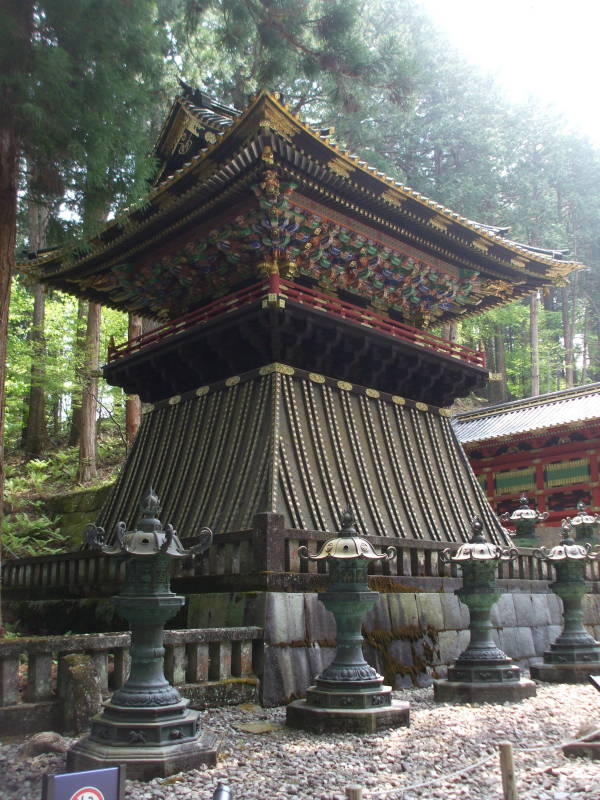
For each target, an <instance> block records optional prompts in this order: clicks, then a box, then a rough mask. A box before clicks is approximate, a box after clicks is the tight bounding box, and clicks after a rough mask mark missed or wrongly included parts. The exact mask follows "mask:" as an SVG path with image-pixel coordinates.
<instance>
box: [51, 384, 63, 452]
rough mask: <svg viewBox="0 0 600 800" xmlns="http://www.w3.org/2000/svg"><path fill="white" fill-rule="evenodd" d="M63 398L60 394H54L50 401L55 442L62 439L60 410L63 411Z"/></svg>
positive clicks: (52, 434)
mask: <svg viewBox="0 0 600 800" xmlns="http://www.w3.org/2000/svg"><path fill="white" fill-rule="evenodd" d="M61 405H62V403H61V396H60V394H53V395H52V399H51V401H50V422H51V423H52V428H51V434H50V435H51V436H52V438H53V439H54V441H55V442H56V441H58V439H59V438H60V410H61Z"/></svg>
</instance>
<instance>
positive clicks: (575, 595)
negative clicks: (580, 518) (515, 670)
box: [530, 538, 600, 683]
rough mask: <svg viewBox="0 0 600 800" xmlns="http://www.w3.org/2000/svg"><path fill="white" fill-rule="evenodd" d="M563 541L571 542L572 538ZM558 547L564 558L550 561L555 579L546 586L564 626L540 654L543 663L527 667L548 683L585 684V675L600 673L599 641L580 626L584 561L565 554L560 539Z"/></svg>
mask: <svg viewBox="0 0 600 800" xmlns="http://www.w3.org/2000/svg"><path fill="white" fill-rule="evenodd" d="M565 541H568V542H572V539H570V538H568V539H565ZM559 547H562V550H563V551H565V558H564V559H563V560H555V561H554V562H553V563H554V567H555V569H556V581H555V583H552V584H550V588H551V589H552V590H553V592H554V593H555V594H557V595H558V596H559V597H560V598H561V599H562V601H563V609H564V612H563V616H564V627H563V630H562V633H561V634H560V636H559V637H558V639H557V640H556V641H555V642H554V643H553V644H551V645H550V649H549V650H546V652H545V653H544V663H543V664H536V665H534V666H532V667H531V670H530V671H531V677H532V678H535V680H540V681H548V682H549V683H587V680H588V676H589V675H593V674H597V673H598V672H600V642H597V641H596V640H595V639H594V637H593V636H590V634H589V633H588V632H587V631H586V629H585V628H584V627H583V611H582V608H581V601H582V599H583V595H584V594H585V593H586V591H587V588H586V585H585V563H586V560H585V558H580V559H575V558H573V557H569V555H568V554H569V552H570V551H569V549H566V548H565V546H564V542H563V545H559ZM568 547H569V545H567V548H568ZM570 547H571V548H573V545H570ZM574 547H575V548H579V549H582V550H583V551H584V553H586V554H587V553H588V550H589V545H588V549H586V548H582V547H581V545H577V544H575V545H574ZM555 549H557V548H555Z"/></svg>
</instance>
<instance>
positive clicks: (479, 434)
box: [453, 383, 600, 525]
mask: <svg viewBox="0 0 600 800" xmlns="http://www.w3.org/2000/svg"><path fill="white" fill-rule="evenodd" d="M453 422H454V429H455V431H456V434H457V435H458V438H459V439H460V441H461V443H462V445H463V447H464V448H465V450H466V452H467V455H468V456H469V460H470V461H471V465H472V467H473V470H474V471H475V474H476V476H477V478H478V480H479V482H480V484H481V487H482V489H483V490H484V491H485V493H486V495H487V498H488V500H489V501H490V504H491V505H492V507H493V508H494V509H495V510H496V511H497V513H499V514H500V513H503V512H504V511H512V510H513V509H514V508H516V506H517V505H518V502H519V498H520V497H521V496H522V495H527V496H528V497H529V498H530V500H531V502H532V505H535V506H536V507H537V508H538V510H539V511H548V512H549V517H548V521H547V523H546V524H547V525H560V522H561V520H562V519H564V518H565V517H566V516H567V515H569V516H573V515H574V514H576V513H577V511H576V507H577V503H578V502H581V501H582V502H584V503H585V504H586V505H587V506H588V508H589V511H590V512H591V513H592V514H594V513H596V512H599V511H600V476H599V474H598V468H599V463H600V383H592V384H589V385H587V386H579V387H577V388H574V389H565V390H563V391H561V392H553V393H552V394H545V395H541V396H540V397H530V398H527V399H525V400H516V401H514V402H511V403H502V404H499V405H494V406H488V407H487V408H479V409H477V410H475V411H469V412H467V413H464V414H458V415H457V416H456V417H454V420H453Z"/></svg>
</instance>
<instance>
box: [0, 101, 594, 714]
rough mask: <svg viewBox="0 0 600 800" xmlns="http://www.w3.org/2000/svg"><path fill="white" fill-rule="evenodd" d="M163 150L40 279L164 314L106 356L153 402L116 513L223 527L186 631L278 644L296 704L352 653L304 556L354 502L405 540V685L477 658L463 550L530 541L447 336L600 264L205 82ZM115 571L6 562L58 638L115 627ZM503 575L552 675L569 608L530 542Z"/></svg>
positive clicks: (217, 666)
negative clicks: (440, 196)
mask: <svg viewBox="0 0 600 800" xmlns="http://www.w3.org/2000/svg"><path fill="white" fill-rule="evenodd" d="M156 156H157V160H158V162H159V177H158V179H157V182H156V184H155V185H154V187H153V188H152V189H151V190H150V191H149V193H148V195H147V196H146V197H145V198H144V200H143V202H141V203H139V204H137V205H135V206H132V207H131V208H129V209H126V210H125V211H124V212H123V213H122V214H121V215H120V216H118V217H117V218H116V219H114V220H112V221H111V222H110V223H108V224H107V225H106V227H105V228H104V229H103V230H102V231H100V232H99V234H98V235H97V236H95V237H94V238H92V239H90V240H88V241H87V242H86V243H85V244H84V245H83V246H80V247H79V248H77V247H75V248H73V249H71V250H63V251H55V252H48V253H43V254H41V256H40V257H38V258H37V259H35V260H34V261H32V262H30V266H29V271H32V272H33V273H34V275H35V277H36V279H37V280H39V281H41V282H43V283H47V284H49V285H50V286H53V287H55V288H57V289H62V290H64V291H67V292H70V293H72V294H75V295H78V296H81V297H85V298H88V299H90V300H93V301H96V302H99V303H102V304H104V305H109V306H112V307H114V308H117V309H121V310H123V311H129V312H133V313H136V314H139V315H141V316H144V317H149V318H152V319H154V320H155V322H156V325H157V327H156V328H155V329H154V330H152V331H150V332H148V333H145V334H144V335H142V336H139V337H137V338H136V339H132V340H130V341H128V342H126V343H123V344H118V345H116V346H112V347H111V348H110V352H109V354H108V362H107V364H106V366H105V367H104V375H105V377H106V379H107V380H108V381H109V383H111V384H113V385H116V386H121V387H123V389H124V390H125V392H127V393H131V394H133V393H138V394H139V395H140V397H141V398H142V401H143V402H144V403H145V409H146V413H145V414H144V416H143V419H142V424H141V427H140V430H139V432H138V435H137V438H136V440H135V442H134V445H133V447H132V449H131V452H130V454H129V456H128V459H127V461H126V463H125V465H124V467H123V469H122V471H121V474H120V476H119V478H118V479H117V482H116V484H115V486H114V488H113V489H112V491H111V493H110V495H109V496H108V498H107V500H106V502H105V505H104V507H103V509H102V511H101V513H100V516H99V518H98V520H97V523H98V524H99V525H101V526H102V527H104V528H105V529H106V530H107V532H109V533H112V532H113V531H114V530H115V524H116V523H117V521H119V520H124V521H125V523H126V525H127V527H128V528H129V529H132V528H133V526H134V525H135V523H136V520H137V513H138V507H139V502H140V498H141V497H142V495H143V493H144V492H145V490H146V489H147V488H148V486H149V485H152V486H153V488H154V489H155V491H156V492H157V493H158V495H159V497H160V498H161V501H162V505H163V509H162V512H161V519H162V520H163V521H164V522H171V523H173V524H174V525H175V526H176V528H177V529H178V532H179V535H180V537H191V536H193V535H194V534H195V533H196V532H197V531H198V528H199V526H201V525H208V526H210V527H211V528H213V530H214V532H215V536H214V539H213V543H212V545H211V547H210V548H209V550H208V551H207V553H205V554H203V555H202V556H200V557H198V558H197V559H196V560H195V562H194V564H193V565H190V564H188V563H187V562H186V563H183V564H181V563H180V565H179V566H178V567H177V568H176V569H175V571H174V574H173V588H174V590H175V591H176V592H179V593H182V594H185V595H186V601H187V602H186V605H185V607H184V609H183V610H182V612H181V614H180V616H179V617H178V618H177V619H176V620H175V621H174V622H173V623H172V624H173V625H174V627H178V628H187V629H191V630H190V631H189V632H190V635H191V633H193V631H194V630H196V629H204V628H210V629H219V630H221V629H222V631H224V632H225V633H223V635H224V636H226V635H228V634H227V631H228V630H229V629H235V630H236V631H237V634H236V635H238V634H239V635H241V634H240V631H241V632H242V633H243V632H244V631H246V634H244V635H247V637H250V639H253V640H254V639H256V637H257V636H259V637H260V639H259V640H256V641H253V642H250V645H251V649H252V652H253V653H255V654H257V658H256V665H255V672H256V675H257V676H259V678H260V693H261V694H260V699H261V702H263V703H264V704H266V705H272V704H277V703H282V702H288V701H289V700H290V699H291V698H293V697H298V696H300V695H301V694H302V693H303V692H304V691H305V690H306V688H307V686H309V685H310V681H311V679H312V677H313V676H314V675H315V674H317V673H318V672H319V671H320V670H321V669H322V668H324V666H326V665H327V663H329V661H330V660H331V658H332V656H333V652H332V647H331V643H332V640H333V639H334V638H335V635H336V634H335V630H334V629H333V628H332V623H331V619H330V615H328V614H327V613H326V612H325V611H324V609H323V607H322V605H321V604H320V603H319V601H318V598H317V595H316V594H315V592H317V591H320V590H322V588H323V586H324V576H323V572H325V564H324V561H320V562H318V563H317V562H314V561H307V560H302V559H300V558H299V556H298V551H299V546H300V545H310V549H311V551H312V550H313V549H314V547H315V546H316V545H317V543H322V542H323V541H324V540H325V539H327V538H329V537H330V536H331V533H332V532H334V531H336V530H338V529H339V524H340V520H341V517H342V514H343V512H344V510H345V509H346V508H347V507H348V506H350V507H351V508H352V511H353V512H354V515H355V517H356V528H357V529H358V531H359V534H360V535H368V536H370V537H371V542H372V544H374V545H375V546H376V547H377V548H378V549H379V548H380V547H382V548H384V549H385V548H387V547H389V546H391V545H392V546H394V547H395V548H396V551H397V557H396V558H394V559H392V560H385V561H379V560H378V561H375V562H374V564H375V566H373V567H372V574H371V577H370V582H371V585H372V588H375V589H378V590H380V591H381V594H380V599H379V602H378V604H377V606H376V608H374V610H373V612H372V614H371V612H369V614H371V616H369V615H367V618H366V619H365V636H366V639H367V644H366V646H365V647H366V652H369V654H370V655H369V658H371V660H372V662H373V664H375V665H377V668H378V669H379V670H380V671H381V672H385V674H386V676H387V677H386V680H387V681H389V682H390V683H392V685H396V686H405V685H408V684H412V683H413V682H418V681H419V680H421V678H422V679H424V680H427V679H428V673H429V674H431V671H432V670H437V669H438V667H443V665H445V664H448V663H449V662H450V661H451V660H452V659H453V658H455V657H456V656H457V655H458V653H459V652H461V649H462V647H463V646H464V628H465V620H464V615H463V614H462V612H461V609H460V608H459V601H458V599H457V598H456V597H455V595H454V594H453V590H454V589H456V588H457V587H458V585H459V580H458V578H457V577H456V575H455V574H453V573H452V569H451V567H449V566H448V565H446V564H445V563H444V560H443V558H442V557H441V553H442V551H443V550H444V549H445V548H446V547H447V545H448V543H452V542H456V543H462V542H464V541H466V540H468V539H470V538H471V535H472V530H471V525H470V522H471V520H472V518H473V517H474V516H479V517H480V518H481V519H482V521H483V523H484V531H485V535H486V537H488V538H489V539H490V540H492V541H494V542H496V543H501V544H505V543H506V542H507V536H506V532H505V530H504V529H503V528H502V527H501V525H500V523H499V522H498V519H497V517H496V515H495V514H494V512H493V510H492V508H491V506H490V504H489V503H488V501H487V499H486V496H485V492H484V491H483V489H482V487H481V486H480V483H479V481H478V480H477V478H476V477H475V475H474V473H473V471H472V469H471V467H470V465H469V462H468V459H467V457H466V455H465V452H464V450H463V448H462V447H461V445H460V443H459V441H458V439H457V438H456V434H455V432H454V429H453V427H452V421H451V419H450V412H449V411H448V410H447V407H448V406H449V405H450V404H451V403H452V402H453V400H454V399H455V398H456V397H460V396H464V395H466V394H468V393H469V392H470V391H471V390H473V389H477V388H478V387H480V386H482V385H483V383H484V382H485V380H486V379H487V374H488V373H487V370H486V366H485V359H484V354H483V353H482V352H478V351H473V350H470V349H468V348H466V347H462V346H460V345H458V344H456V343H453V342H451V341H448V340H446V339H444V338H442V337H440V336H439V335H435V334H434V333H433V332H432V328H434V327H435V328H437V329H440V328H443V325H444V323H447V322H452V321H453V320H457V319H460V318H461V317H463V316H465V315H468V314H474V313H479V312H480V311H484V310H485V309H488V308H491V307H493V306H495V305H498V304H500V303H506V302H509V301H510V300H512V299H514V298H518V297H522V296H527V295H528V294H530V293H531V292H533V291H535V290H537V289H543V288H544V287H547V286H550V285H552V284H554V283H557V282H564V280H565V278H566V276H567V275H568V274H569V273H570V272H571V271H572V270H574V269H577V268H578V267H579V265H578V264H576V263H574V262H570V261H567V260H565V257H564V253H560V252H554V251H542V250H539V249H533V248H527V247H524V246H522V245H519V244H516V243H515V242H512V241H510V240H508V239H507V238H505V234H506V230H500V229H498V228H490V227H486V226H483V225H479V224H476V223H474V222H472V221H470V220H467V219H464V218H463V217H460V216H459V215H458V214H455V213H453V212H451V211H449V210H448V209H446V208H444V207H442V206H441V205H439V204H437V203H435V202H432V201H431V200H428V199H427V198H426V197H423V196H422V195H420V194H418V193H417V192H414V191H412V190H411V189H408V188H407V187H405V186H403V185H401V184H399V183H397V182H395V181H394V180H392V179H390V178H387V177H386V176H385V175H384V174H383V173H381V172H377V170H375V169H373V168H371V167H369V166H368V165H367V164H366V163H365V162H363V161H360V160H359V159H358V158H356V157H354V156H352V155H350V154H349V153H348V152H346V151H345V150H343V149H341V148H339V147H338V146H336V144H335V143H334V141H333V139H332V135H331V131H319V130H313V129H311V128H310V127H308V126H307V125H305V124H304V123H303V122H302V121H301V120H300V119H298V118H297V117H296V116H294V115H293V114H292V113H290V111H289V110H288V109H287V108H286V106H285V105H284V104H283V103H282V101H281V99H280V98H278V97H277V96H276V95H272V94H267V93H262V94H260V95H259V96H258V97H256V98H255V99H254V100H253V102H252V103H251V104H250V105H249V107H248V108H247V109H246V110H245V111H243V112H242V113H239V112H237V111H235V110H232V109H230V108H227V107H225V106H222V105H220V104H218V103H214V102H213V101H212V100H211V99H210V98H208V97H207V96H206V95H204V94H202V93H201V92H197V91H193V90H191V89H188V88H187V87H186V88H185V89H184V92H183V94H182V95H181V97H179V98H178V99H177V100H176V102H175V104H174V106H173V109H172V111H171V113H170V115H169V117H168V120H167V122H166V124H165V127H164V130H163V132H162V134H161V136H160V139H159V142H158V145H157V148H156ZM518 488H519V490H521V489H523V488H525V487H523V486H519V487H518ZM107 561H110V562H111V563H107ZM113 562H114V559H107V557H105V556H103V555H102V554H98V553H96V552H92V551H82V552H77V553H64V554H60V555H57V556H52V557H42V558H32V559H18V560H15V561H14V562H12V563H11V562H7V563H6V564H5V565H4V569H3V590H4V597H5V602H4V608H5V611H7V613H8V612H10V614H11V615H12V617H13V618H14V619H20V620H27V623H26V624H27V626H28V627H27V630H28V632H39V630H40V622H41V620H40V618H41V617H42V616H43V618H44V630H45V631H50V632H64V630H65V629H67V628H68V629H69V630H77V631H81V630H83V631H85V632H89V631H90V630H115V627H114V626H115V625H118V624H122V623H119V621H118V620H116V621H115V620H114V619H108V618H107V616H106V611H105V604H106V598H107V597H109V596H110V595H111V594H113V593H114V592H115V591H118V590H119V586H120V584H119V581H120V580H122V579H123V577H122V575H120V574H118V572H117V571H116V569H115V567H114V566H112V563H113ZM501 573H502V574H501V575H500V576H499V580H501V581H503V587H504V588H505V589H508V590H510V589H511V588H514V589H515V590H516V594H515V598H516V596H517V595H519V602H517V601H516V600H515V603H514V604H513V598H512V595H511V592H510V591H507V592H506V593H505V594H504V595H503V596H502V597H503V598H505V600H502V599H501V601H500V602H501V603H504V606H506V608H505V610H504V611H499V620H500V622H499V623H498V624H499V626H500V627H501V628H502V631H501V636H502V646H503V649H504V650H505V651H506V652H507V653H508V654H509V655H510V656H511V657H514V658H517V659H520V660H522V661H523V662H524V663H529V659H532V658H534V657H540V656H541V654H542V653H543V652H544V648H545V647H547V646H548V643H549V641H550V637H551V636H552V635H556V634H557V633H558V631H557V630H555V629H556V626H557V625H558V622H559V621H560V619H559V616H557V615H558V614H559V611H558V604H556V606H555V607H554V606H553V607H551V604H552V599H551V598H552V597H553V595H550V594H548V589H547V583H546V580H545V578H547V577H548V576H543V575H541V574H540V569H539V566H538V564H537V563H534V559H533V556H532V554H531V551H527V550H525V549H524V550H522V551H520V553H519V558H518V560H517V561H515V562H510V564H508V563H507V564H506V565H504V566H502V567H501ZM596 578H597V576H596ZM536 593H537V594H538V595H539V596H537V597H534V595H535V594H536ZM530 595H531V597H530ZM7 597H8V600H7ZM523 599H524V600H525V602H522V601H523ZM44 604H45V605H44ZM42 605H44V607H45V608H46V609H47V612H45V614H44V615H42V614H41V612H40V609H41V607H42ZM517 606H518V608H517ZM533 610H535V613H536V614H538V612H539V614H538V616H537V617H534V616H532V614H533ZM593 624H594V625H596V624H597V620H594V621H593ZM239 626H242V627H239ZM244 626H251V627H250V628H247V627H244ZM57 629H59V630H57ZM598 630H599V634H598V635H600V626H599V628H598ZM175 633H176V634H177V636H178V637H179V636H180V634H181V635H183V634H186V635H187V633H188V631H183V632H181V631H176V632H175ZM200 634H202V635H204V633H203V630H200ZM211 635H212V636H213V638H214V636H215V635H216V634H215V633H214V632H213V633H212V634H211ZM219 635H220V634H219ZM182 641H183V640H182ZM209 641H210V644H208V645H206V647H205V650H207V652H208V656H209V660H210V667H209V669H208V673H207V674H208V675H209V677H210V675H212V674H213V673H215V675H216V674H218V675H221V673H222V670H221V667H222V666H223V665H225V666H227V664H230V665H233V664H234V663H235V664H236V672H235V674H236V675H243V674H244V670H243V669H242V666H241V663H242V659H241V655H240V654H241V652H242V650H241V645H240V644H239V643H238V644H236V642H232V641H223V642H222V643H221V644H218V643H217V642H213V639H210V640H209ZM461 643H462V645H461ZM186 647H187V645H184V644H181V645H178V648H179V649H178V652H179V656H177V658H180V656H181V659H183V660H180V661H177V660H176V659H175V655H173V658H172V659H171V662H172V663H171V666H173V664H175V663H177V664H179V666H180V667H181V669H179V667H178V669H179V671H180V672H182V670H183V667H182V666H181V665H182V664H184V663H186V664H187V666H186V667H185V670H183V672H185V673H186V674H187V673H188V672H190V671H191V673H193V677H194V680H196V679H197V678H198V663H199V662H198V658H197V653H196V654H195V655H194V653H192V655H189V654H188V656H189V657H188V656H186V655H185V653H186V652H187V650H186ZM190 648H191V649H192V650H193V647H192V645H191V644H190V645H189V648H188V649H190ZM173 652H174V651H173ZM244 652H245V653H246V654H247V653H248V647H247V643H246V644H245V645H244ZM115 658H116V656H115ZM186 658H187V659H188V660H187V662H186V661H185V659H186ZM246 661H247V658H246ZM173 669H174V667H173ZM223 669H225V667H223ZM232 669H233V666H232ZM182 674H183V673H182ZM225 674H227V670H225ZM232 674H233V673H232ZM215 679H216V678H215ZM0 700H1V698H0Z"/></svg>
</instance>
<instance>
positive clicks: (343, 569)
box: [286, 511, 409, 733]
mask: <svg viewBox="0 0 600 800" xmlns="http://www.w3.org/2000/svg"><path fill="white" fill-rule="evenodd" d="M353 523H354V518H353V516H352V514H351V513H350V512H349V511H346V512H345V513H344V515H343V517H342V530H341V531H340V536H339V537H338V538H336V539H330V540H329V541H327V542H325V544H324V545H323V548H322V550H321V552H320V553H318V554H317V555H316V556H309V555H308V552H307V550H306V548H300V551H299V552H300V555H301V556H302V557H304V558H310V559H311V560H317V559H323V558H325V559H327V564H328V567H329V591H328V592H321V593H320V594H319V600H320V601H321V602H322V603H323V605H324V606H325V608H326V609H327V610H328V611H330V612H331V613H332V614H333V616H334V617H335V622H336V626H337V646H336V652H335V657H334V659H333V661H332V662H331V664H330V665H329V666H328V667H327V668H326V669H324V670H323V672H322V673H321V674H320V675H319V676H317V678H316V679H315V685H314V686H310V687H309V689H308V690H307V692H306V700H295V701H294V702H292V703H290V704H289V706H288V707H287V710H286V724H287V725H288V726H290V727H291V728H302V729H303V730H309V731H316V732H317V733H323V732H325V731H339V732H343V733H373V732H374V731H377V730H380V729H381V728H395V727H400V726H401V725H408V723H409V704H408V703H405V702H400V701H398V700H393V699H392V688H391V686H384V685H383V678H382V677H381V675H379V673H378V672H377V670H375V669H373V667H372V666H371V665H370V664H368V663H367V662H366V661H365V657H364V655H363V651H362V646H363V635H362V632H361V620H362V617H363V615H364V614H365V613H366V612H367V611H368V610H369V609H370V608H373V606H374V605H375V604H376V602H377V598H378V597H379V593H378V592H371V591H369V586H368V574H367V573H368V565H369V561H370V560H377V559H385V558H393V557H394V555H395V552H396V551H395V550H394V548H389V549H388V551H387V553H386V554H383V555H378V554H377V553H376V552H375V551H374V550H373V548H372V546H371V544H370V543H369V542H368V541H367V540H366V539H362V538H360V537H358V536H357V535H356V531H355V530H354V527H353Z"/></svg>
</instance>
